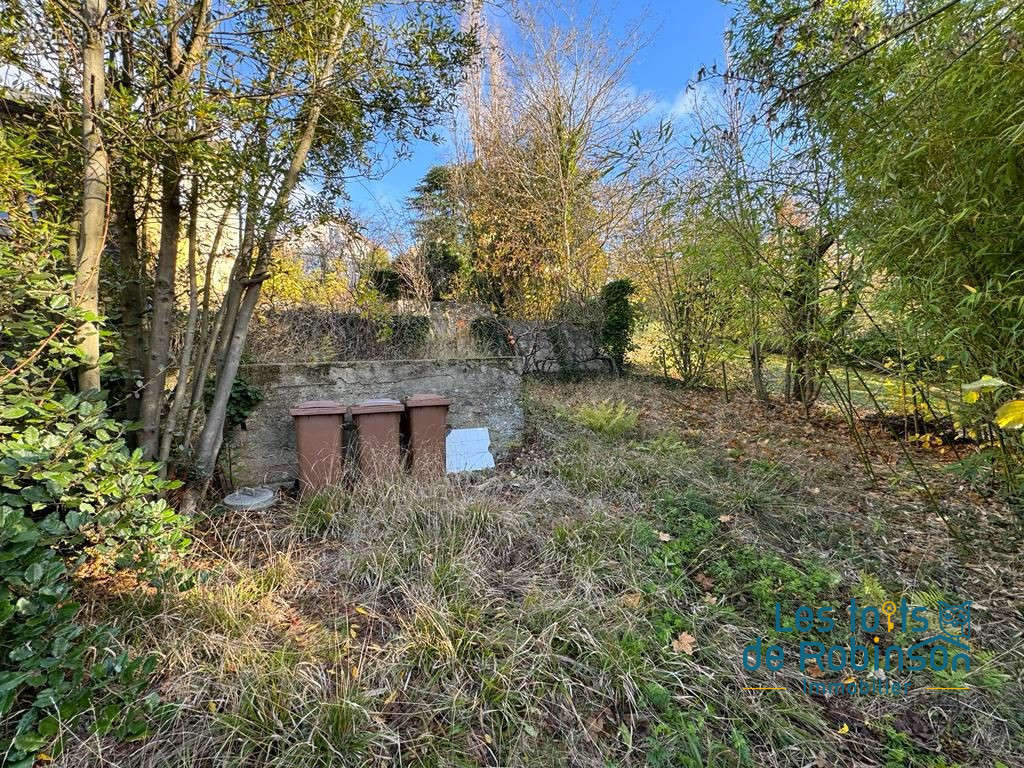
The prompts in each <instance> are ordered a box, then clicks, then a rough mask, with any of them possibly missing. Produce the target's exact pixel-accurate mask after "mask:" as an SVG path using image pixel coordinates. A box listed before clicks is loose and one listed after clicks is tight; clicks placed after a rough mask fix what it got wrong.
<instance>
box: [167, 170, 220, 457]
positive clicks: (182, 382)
mask: <svg viewBox="0 0 1024 768" xmlns="http://www.w3.org/2000/svg"><path fill="white" fill-rule="evenodd" d="M198 239H199V180H198V177H197V176H196V175H195V174H193V175H192V189H191V190H190V192H189V200H188V321H187V323H186V325H185V341H184V342H183V344H182V348H181V357H180V359H179V361H178V380H177V382H175V384H174V397H173V398H172V400H171V407H170V409H169V410H168V412H167V421H166V423H165V424H164V428H163V431H162V434H161V437H160V454H159V457H158V458H159V459H160V461H162V462H166V461H167V458H168V457H169V456H170V455H171V445H172V443H173V441H174V430H175V427H177V424H178V416H179V415H180V414H181V408H182V405H183V404H184V402H185V393H186V392H187V391H188V382H189V374H190V373H191V369H192V349H193V345H194V342H195V337H196V321H197V319H198V317H199V293H198V288H197V285H196V249H197V248H198V246H199V243H198ZM214 248H216V244H215V245H214ZM207 279H209V274H207ZM160 471H161V473H164V472H165V471H166V467H161V470H160Z"/></svg>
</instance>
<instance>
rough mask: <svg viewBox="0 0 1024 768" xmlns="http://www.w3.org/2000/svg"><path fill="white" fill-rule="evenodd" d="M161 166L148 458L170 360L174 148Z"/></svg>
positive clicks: (147, 391) (147, 398)
mask: <svg viewBox="0 0 1024 768" xmlns="http://www.w3.org/2000/svg"><path fill="white" fill-rule="evenodd" d="M161 165H162V167H161V169H160V250H159V253H158V255H157V264H156V280H155V281H154V285H153V315H152V319H151V320H150V329H149V354H148V355H147V356H146V384H145V388H144V389H143V391H142V406H141V409H140V414H139V416H140V418H141V419H142V433H141V439H140V440H139V447H140V448H142V454H143V456H145V457H146V458H147V459H153V458H156V456H157V453H158V450H159V447H160V418H161V415H162V413H163V406H164V385H165V383H166V380H167V368H168V365H169V364H170V350H171V323H172V321H173V319H174V282H175V280H174V278H175V275H176V272H177V266H178V239H179V237H180V236H181V165H180V160H179V158H178V154H177V152H175V151H174V150H173V149H172V150H171V151H169V152H167V153H166V154H165V155H164V157H163V160H162V163H161Z"/></svg>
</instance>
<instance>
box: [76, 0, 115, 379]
mask: <svg viewBox="0 0 1024 768" xmlns="http://www.w3.org/2000/svg"><path fill="white" fill-rule="evenodd" d="M106 23H107V3H106V0H84V2H83V3H82V27H83V34H82V151H83V155H84V162H83V173H82V211H81V216H80V217H79V230H78V254H77V264H76V266H75V296H74V299H75V304H76V306H78V308H79V309H81V310H82V311H83V313H85V314H84V315H83V317H84V318H85V320H84V322H83V323H82V325H81V326H80V327H79V330H78V336H79V342H78V343H79V350H80V354H81V357H82V363H81V367H80V368H79V371H78V386H79V389H81V390H83V391H84V390H89V389H99V388H100V332H99V328H98V327H97V326H96V323H97V322H98V320H99V317H98V314H99V283H100V256H101V254H102V252H103V245H104V242H105V240H106V236H107V202H108V193H109V189H110V164H109V159H108V157H107V150H106V147H105V146H104V143H103V132H102V129H101V127H100V112H101V110H102V109H103V103H104V100H105V99H106V72H105V70H104V68H105V66H106V62H105V54H106V42H105V27H106Z"/></svg>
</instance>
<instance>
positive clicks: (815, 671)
mask: <svg viewBox="0 0 1024 768" xmlns="http://www.w3.org/2000/svg"><path fill="white" fill-rule="evenodd" d="M804 674H806V675H810V676H811V677H824V676H825V673H824V672H822V671H821V667H819V666H818V662H816V661H810V662H808V663H807V666H806V667H804Z"/></svg>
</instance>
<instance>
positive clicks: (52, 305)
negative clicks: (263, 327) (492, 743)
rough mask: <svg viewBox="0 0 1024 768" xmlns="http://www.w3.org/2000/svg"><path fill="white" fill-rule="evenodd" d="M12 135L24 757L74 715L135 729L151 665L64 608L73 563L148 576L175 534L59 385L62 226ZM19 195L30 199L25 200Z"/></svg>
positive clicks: (172, 517) (9, 419) (13, 549)
mask: <svg viewBox="0 0 1024 768" xmlns="http://www.w3.org/2000/svg"><path fill="white" fill-rule="evenodd" d="M25 157H26V153H25V152H24V146H23V145H22V144H21V143H19V142H18V141H16V140H14V139H12V138H11V137H10V136H8V135H5V134H4V133H3V132H0V195H2V199H0V209H3V210H4V211H5V212H6V213H7V220H6V222H5V224H6V227H5V232H4V237H3V238H2V239H0V281H2V282H3V284H4V286H5V288H4V291H3V292H2V293H0V318H2V320H0V350H2V352H0V552H2V555H0V659H2V661H0V755H3V761H4V764H5V765H8V766H30V765H32V764H33V762H34V761H35V759H36V755H37V754H38V753H39V752H41V751H48V752H49V753H51V755H52V754H54V753H56V752H58V751H59V750H60V748H61V744H60V733H61V731H62V729H64V728H67V727H75V726H77V725H79V724H82V723H83V721H85V720H88V721H90V722H91V726H92V728H93V729H94V730H96V731H97V732H99V733H107V734H111V735H113V736H116V737H122V738H127V737H138V736H140V735H141V734H142V733H144V731H145V728H146V724H145V718H144V717H143V715H144V714H145V711H146V710H147V709H151V708H152V707H153V706H155V704H156V702H155V699H145V700H144V699H142V697H141V693H142V690H143V688H144V687H145V686H146V684H147V680H148V677H149V675H150V673H152V671H153V669H154V662H153V661H151V660H148V659H131V658H129V657H128V656H127V655H126V654H124V653H123V652H119V651H118V650H117V647H116V645H115V643H114V640H113V638H112V637H111V635H110V633H109V632H107V631H106V630H104V629H103V628H96V627H87V626H85V625H83V624H81V623H79V622H78V621H76V618H77V615H78V610H79V607H78V605H77V604H76V603H75V602H74V600H73V599H72V591H73V584H74V574H75V572H76V571H77V570H78V569H79V568H80V567H82V566H84V565H88V566H89V567H90V570H91V571H93V572H94V573H96V572H98V573H102V572H103V571H106V570H111V569H115V568H120V569H124V568H131V569H133V570H135V571H136V572H137V573H138V575H139V576H140V577H143V578H148V579H149V580H150V582H151V583H154V584H159V579H160V578H161V565H162V561H163V559H164V558H165V557H166V556H167V555H169V554H170V553H172V552H174V551H175V550H180V549H181V548H183V547H185V546H186V545H187V543H188V541H187V539H186V538H185V536H184V534H183V529H184V520H183V519H182V518H181V517H179V516H178V515H177V514H176V513H175V511H174V510H173V509H171V508H170V507H169V506H168V505H167V503H166V502H165V501H164V500H163V499H160V498H158V497H159V495H160V494H162V493H163V492H164V491H166V490H168V489H170V488H171V487H173V485H172V484H171V483H167V482H164V481H161V480H160V479H159V478H158V476H157V474H156V473H155V471H154V465H152V464H149V463H146V462H144V461H143V460H142V458H141V454H140V453H139V452H138V451H135V452H132V451H129V450H128V448H127V446H126V444H125V441H124V439H123V431H124V430H123V425H122V424H120V423H118V422H117V421H115V420H114V419H113V418H111V417H110V416H109V415H108V413H107V411H106V405H105V403H104V402H103V401H102V400H100V399H98V396H96V395H95V393H93V394H91V395H82V394H78V393H75V392H74V391H72V390H71V388H70V386H69V382H70V381H73V380H74V376H73V374H74V371H75V368H76V366H77V365H78V363H79V360H80V358H79V355H78V353H77V349H76V347H75V343H74V342H75V330H76V328H77V326H78V325H79V324H80V323H81V322H82V321H83V320H85V319H91V320H93V321H94V322H98V321H99V318H96V317H90V318H87V316H86V314H85V313H82V312H80V311H78V310H76V309H75V308H74V307H72V306H71V301H70V299H69V296H70V295H71V290H72V286H73V279H72V277H71V276H70V275H68V274H66V272H67V265H66V264H65V263H64V262H63V258H62V257H63V254H66V253H67V244H66V241H65V240H64V239H63V237H62V234H63V231H62V228H60V227H58V226H57V225H56V224H54V223H53V222H49V221H47V220H46V218H45V217H46V214H47V212H48V210H50V209H49V208H48V200H47V198H46V196H45V194H44V190H43V189H42V188H40V187H39V186H38V185H37V184H35V183H34V181H33V179H32V176H31V174H30V173H29V172H28V170H26V164H25V162H24V158H25ZM28 200H31V201H32V202H31V204H30V203H29V202H27V201H28Z"/></svg>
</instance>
